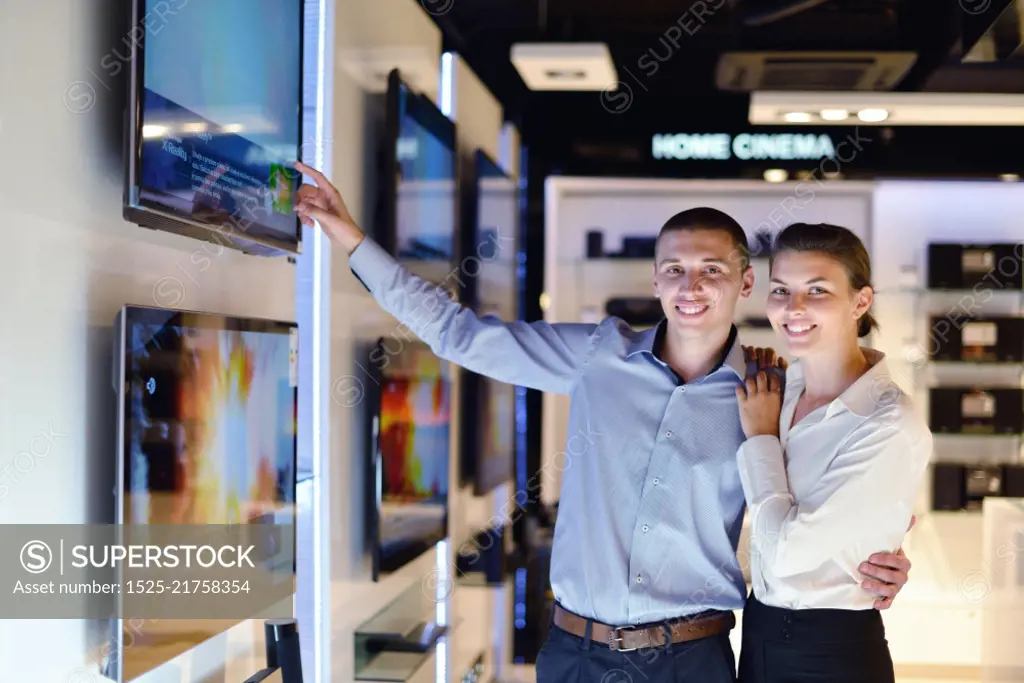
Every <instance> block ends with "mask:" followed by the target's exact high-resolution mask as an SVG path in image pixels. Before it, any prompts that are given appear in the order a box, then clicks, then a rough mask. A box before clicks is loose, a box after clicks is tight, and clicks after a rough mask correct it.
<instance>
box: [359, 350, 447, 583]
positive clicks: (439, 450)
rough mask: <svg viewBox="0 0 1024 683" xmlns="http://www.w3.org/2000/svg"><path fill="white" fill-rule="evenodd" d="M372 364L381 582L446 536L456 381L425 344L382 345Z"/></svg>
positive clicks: (374, 545) (374, 537) (375, 526)
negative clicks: (452, 411) (382, 577)
mask: <svg viewBox="0 0 1024 683" xmlns="http://www.w3.org/2000/svg"><path fill="white" fill-rule="evenodd" d="M369 362H370V365H371V366H372V368H373V370H372V373H371V374H372V375H373V377H372V378H371V380H372V381H369V382H367V383H366V385H367V387H368V388H369V389H370V391H368V392H367V394H368V400H370V401H371V402H372V405H371V410H370V411H368V415H369V420H370V425H369V430H370V434H369V436H370V438H369V439H368V443H369V444H370V451H371V466H370V474H371V479H372V490H373V491H374V494H375V495H374V496H373V497H372V499H371V508H372V509H371V511H370V512H371V514H370V523H371V524H370V545H371V552H372V555H373V578H374V580H375V581H376V580H378V579H379V578H380V577H381V576H383V575H386V574H389V573H392V572H394V571H396V570H397V569H400V568H401V567H402V566H404V565H406V564H407V563H409V562H411V561H412V560H414V559H416V558H417V557H419V556H420V555H422V554H423V553H424V552H426V551H428V550H430V549H431V548H433V547H434V546H435V545H436V544H437V543H438V542H439V541H441V540H443V539H444V538H445V537H446V536H447V535H448V474H449V460H450V450H451V426H450V425H451V376H450V367H449V364H448V363H447V362H446V361H444V360H442V359H440V358H438V357H437V356H435V355H434V354H433V352H431V350H430V348H429V347H428V346H426V345H425V344H423V343H421V342H409V341H405V340H400V339H393V338H388V339H380V340H378V342H377V343H376V345H374V347H373V350H372V351H371V352H370V358H369ZM374 407H375V408H376V409H375V410H374V409H372V408H374Z"/></svg>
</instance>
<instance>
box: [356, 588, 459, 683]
mask: <svg viewBox="0 0 1024 683" xmlns="http://www.w3.org/2000/svg"><path fill="white" fill-rule="evenodd" d="M425 585H426V584H424V583H423V582H419V581H417V582H416V583H414V584H413V585H411V586H410V587H409V588H408V589H406V590H405V592H403V593H401V594H399V596H398V597H397V598H395V599H394V600H392V601H391V602H390V603H388V604H387V605H385V606H384V607H383V608H381V609H380V610H379V611H378V612H377V613H376V614H374V615H373V616H371V617H370V618H369V619H367V620H366V621H365V622H363V623H362V624H361V625H359V626H357V627H356V629H355V680H357V681H392V682H396V681H397V682H402V681H407V680H409V679H410V678H412V676H413V675H414V674H415V673H416V671H417V670H418V669H419V668H420V667H421V666H422V665H423V664H424V663H425V662H426V661H428V660H429V659H430V658H431V657H432V656H433V654H434V651H435V650H436V648H437V646H438V644H439V643H442V642H444V639H445V636H446V635H447V634H448V633H450V632H451V630H452V629H454V628H455V626H456V625H457V621H458V620H451V619H449V620H447V622H446V623H438V622H437V621H436V619H437V617H436V614H437V600H436V598H434V597H431V596H429V595H428V592H429V591H427V590H425V588H424V586H425Z"/></svg>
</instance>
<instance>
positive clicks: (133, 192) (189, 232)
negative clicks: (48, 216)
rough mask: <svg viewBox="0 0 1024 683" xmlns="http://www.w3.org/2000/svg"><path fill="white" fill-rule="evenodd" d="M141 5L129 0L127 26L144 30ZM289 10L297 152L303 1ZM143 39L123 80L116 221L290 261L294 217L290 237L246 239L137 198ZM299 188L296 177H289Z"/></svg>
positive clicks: (295, 250)
mask: <svg viewBox="0 0 1024 683" xmlns="http://www.w3.org/2000/svg"><path fill="white" fill-rule="evenodd" d="M146 2H147V0H132V3H131V8H132V23H131V25H132V26H136V27H142V30H143V31H145V30H146V22H145V17H146V16H147V12H146ZM295 11H296V12H297V13H298V16H299V42H298V51H299V68H298V72H297V73H296V80H295V84H296V91H297V93H298V107H297V108H296V111H295V116H296V118H297V120H298V140H297V145H296V149H297V152H298V153H300V154H301V152H302V146H303V143H302V136H303V127H302V119H303V116H302V94H303V84H304V79H303V75H304V73H303V72H304V69H303V61H304V51H305V43H306V36H305V33H306V31H305V23H306V22H305V11H304V5H303V0H295ZM144 44H145V40H144V39H143V40H139V41H136V43H135V46H134V47H135V50H134V57H133V59H132V60H131V64H130V72H129V77H128V105H127V107H126V109H125V135H124V137H125V140H124V195H123V198H122V211H121V213H122V217H123V218H124V220H126V221H128V222H130V223H134V224H136V225H138V226H140V227H143V228H149V229H151V230H160V231H163V232H169V233H173V234H176V235H182V236H184V237H191V238H194V239H198V240H202V241H204V242H212V243H214V244H218V245H221V246H222V247H223V246H226V247H230V248H232V249H236V250H238V251H241V252H243V253H246V254H253V255H258V256H296V255H298V254H301V253H302V225H301V223H300V222H299V217H298V215H296V216H295V238H294V239H276V238H274V237H269V236H263V235H250V234H248V233H245V232H240V231H239V230H238V229H237V228H236V227H235V226H234V225H232V223H231V222H230V221H228V222H226V223H219V224H213V223H207V222H203V221H199V220H196V219H195V218H194V217H192V216H188V215H185V214H184V213H182V212H180V211H177V210H175V209H172V208H170V207H167V206H164V205H162V204H160V203H158V202H154V201H152V200H144V199H142V198H141V192H142V187H141V173H142V163H141V162H142V159H141V156H142V144H141V142H142V126H143V121H142V98H143V93H144V89H145V88H144V84H143V76H144V74H145V71H146V70H145V60H146V50H145V45H144ZM295 175H296V177H297V178H298V180H299V185H300V186H301V182H302V179H301V175H300V174H299V173H298V171H296V172H295Z"/></svg>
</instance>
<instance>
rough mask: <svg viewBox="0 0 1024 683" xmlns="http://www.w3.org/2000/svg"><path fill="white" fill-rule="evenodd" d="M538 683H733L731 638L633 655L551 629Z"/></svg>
mask: <svg viewBox="0 0 1024 683" xmlns="http://www.w3.org/2000/svg"><path fill="white" fill-rule="evenodd" d="M536 668H537V683H735V681H736V660H735V658H734V657H733V652H732V645H731V644H730V643H729V634H728V633H723V634H721V635H718V636H712V637H709V638H703V639H700V640H691V641H687V642H685V643H670V644H668V645H661V646H658V647H651V648H646V649H641V650H633V651H632V652H621V651H619V650H612V649H610V648H609V647H608V646H607V645H604V644H603V643H597V642H594V641H592V640H590V639H589V638H588V639H583V638H580V637H579V636H574V635H573V634H571V633H569V632H568V631H563V630H562V629H560V628H558V627H557V626H554V625H552V626H551V629H550V630H549V631H548V639H547V642H545V643H544V646H543V647H542V648H541V650H540V654H538V655H537V667H536Z"/></svg>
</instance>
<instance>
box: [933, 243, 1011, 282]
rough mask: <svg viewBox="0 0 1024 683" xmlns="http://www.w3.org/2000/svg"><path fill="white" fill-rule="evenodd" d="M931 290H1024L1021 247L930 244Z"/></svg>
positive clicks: (1007, 245)
mask: <svg viewBox="0 0 1024 683" xmlns="http://www.w3.org/2000/svg"><path fill="white" fill-rule="evenodd" d="M928 287H929V288H930V289H973V288H976V287H977V288H984V289H1016V290H1020V289H1022V287H1024V262H1022V252H1021V245H1019V244H946V243H935V244H929V245H928Z"/></svg>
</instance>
